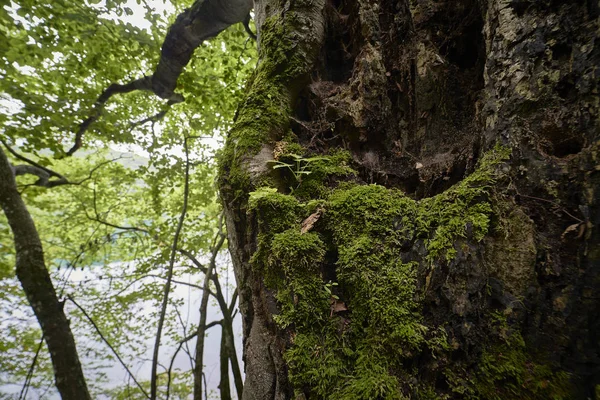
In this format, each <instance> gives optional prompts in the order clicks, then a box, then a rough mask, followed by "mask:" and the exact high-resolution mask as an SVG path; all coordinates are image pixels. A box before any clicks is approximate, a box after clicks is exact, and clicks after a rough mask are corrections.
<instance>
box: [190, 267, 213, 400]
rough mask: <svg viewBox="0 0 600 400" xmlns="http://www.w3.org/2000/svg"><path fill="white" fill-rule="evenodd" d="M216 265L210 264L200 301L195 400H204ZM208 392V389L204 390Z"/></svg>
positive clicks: (195, 368) (195, 367)
mask: <svg viewBox="0 0 600 400" xmlns="http://www.w3.org/2000/svg"><path fill="white" fill-rule="evenodd" d="M213 270H214V263H212V262H211V263H210V264H209V266H208V269H207V270H206V276H205V277H204V285H203V287H202V299H201V300H200V322H198V334H197V335H196V351H195V353H194V354H195V359H196V364H195V366H194V399H196V400H202V374H203V373H204V336H205V334H206V316H207V311H208V296H209V293H210V290H209V289H210V280H211V275H212V274H213ZM204 390H206V388H205V389H204Z"/></svg>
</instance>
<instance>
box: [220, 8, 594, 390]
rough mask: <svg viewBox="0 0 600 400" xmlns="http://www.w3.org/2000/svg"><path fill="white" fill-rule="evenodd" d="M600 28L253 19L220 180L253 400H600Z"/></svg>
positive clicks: (429, 11) (566, 12) (427, 15)
mask: <svg viewBox="0 0 600 400" xmlns="http://www.w3.org/2000/svg"><path fill="white" fill-rule="evenodd" d="M598 10H599V6H598V3H597V2H596V1H594V0H589V1H583V0H582V1H574V2H560V1H552V0H548V1H515V0H499V1H498V0H488V1H485V0H479V1H478V0H458V1H452V2H438V1H433V0H420V1H409V0H401V1H388V0H379V1H364V0H348V1H345V0H342V1H327V2H325V1H318V0H317V1H315V0H312V1H305V0H295V1H283V0H259V1H257V2H256V4H255V12H256V22H257V27H258V33H259V57H260V60H259V66H258V68H257V71H256V72H255V74H254V76H253V78H252V79H251V80H250V82H249V83H248V94H247V98H246V100H245V102H244V103H243V104H242V105H241V106H240V109H239V112H238V116H237V120H236V122H235V125H234V127H233V129H232V131H231V132H230V133H229V138H228V141H227V144H226V147H225V149H224V152H223V157H222V159H221V164H220V178H219V184H220V189H221V196H222V199H223V204H224V208H225V213H226V220H227V226H228V234H229V241H228V242H229V246H230V250H231V253H232V258H233V262H234V268H235V272H236V278H237V283H238V290H239V294H240V309H241V312H242V316H243V327H244V328H243V329H244V359H245V368H246V382H245V387H244V395H243V398H244V399H290V398H316V399H318V398H336V399H376V398H419V399H421V398H423V399H425V398H436V399H437V398H486V399H508V398H515V399H516V398H527V399H548V398H574V399H586V398H593V397H594V396H595V395H596V394H595V393H597V390H598V389H597V388H598V385H599V384H600V343H599V340H598V334H597V332H598V331H600V318H599V317H598V314H597V310H598V309H600V295H599V292H600V290H599V288H600V233H599V231H598V229H597V227H598V225H599V223H600V209H599V201H600V172H599V171H600V167H599V165H600V158H599V157H600V156H599V155H600V144H599V133H598V132H599V131H598V125H599V122H598V121H599V115H600V113H599V107H600V103H599V102H598V76H597V69H598V67H597V66H598V65H600V50H599V49H598V44H597V43H598V39H599V38H598V28H599V26H598V16H599V11H598ZM315 156H318V157H316V158H315Z"/></svg>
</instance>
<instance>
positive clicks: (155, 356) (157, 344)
mask: <svg viewBox="0 0 600 400" xmlns="http://www.w3.org/2000/svg"><path fill="white" fill-rule="evenodd" d="M187 141H188V138H187V137H186V138H184V140H183V148H184V151H185V181H184V189H183V206H182V209H181V215H180V217H179V223H178V224H177V229H176V230H175V236H174V237H173V245H172V246H171V257H170V259H169V269H168V270H167V283H166V284H165V290H164V295H163V301H162V306H161V309H160V317H159V320H158V328H157V331H156V341H155V342H154V354H153V359H152V376H151V378H150V398H151V399H152V400H155V399H156V394H157V378H158V377H157V374H156V372H157V367H158V353H159V349H160V338H161V336H162V329H163V325H164V323H165V316H166V314H167V305H168V300H169V293H170V291H171V280H172V279H173V266H174V265H175V255H176V253H177V242H178V241H179V235H180V234H181V230H182V229H183V221H184V220H185V215H186V213H187V206H188V195H189V191H190V187H189V186H190V179H189V178H190V160H189V149H188V144H187Z"/></svg>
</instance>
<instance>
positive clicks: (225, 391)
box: [219, 321, 231, 400]
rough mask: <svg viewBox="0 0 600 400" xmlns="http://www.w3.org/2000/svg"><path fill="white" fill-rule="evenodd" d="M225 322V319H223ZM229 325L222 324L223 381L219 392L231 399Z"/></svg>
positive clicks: (225, 397)
mask: <svg viewBox="0 0 600 400" xmlns="http://www.w3.org/2000/svg"><path fill="white" fill-rule="evenodd" d="M223 322H224V321H223ZM228 337H229V332H227V326H225V324H224V323H223V324H221V349H220V351H219V366H220V370H221V381H220V382H219V392H220V394H221V397H220V398H221V399H224V400H231V388H230V384H229V348H228V347H227V338H228Z"/></svg>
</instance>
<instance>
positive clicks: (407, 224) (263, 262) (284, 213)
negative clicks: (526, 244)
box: [249, 148, 508, 399]
mask: <svg viewBox="0 0 600 400" xmlns="http://www.w3.org/2000/svg"><path fill="white" fill-rule="evenodd" d="M282 154H283V153H282ZM507 156H508V153H507V151H506V150H505V149H502V148H497V149H495V150H494V151H492V152H490V153H489V154H487V155H485V156H484V157H483V158H482V160H481V162H480V163H479V166H478V168H477V169H476V171H475V172H474V173H473V174H471V175H470V176H469V177H468V178H466V179H465V180H463V181H462V182H461V183H459V184H457V185H455V186H454V187H452V188H451V189H449V190H447V191H446V192H444V193H442V194H440V195H438V196H435V197H433V198H429V199H424V200H421V201H415V200H413V199H411V198H409V197H407V196H406V195H404V194H403V193H402V192H401V191H399V190H394V189H387V188H385V187H382V186H378V185H356V184H342V185H340V186H339V187H338V188H337V189H335V190H333V191H330V190H329V189H326V187H327V186H326V185H324V183H323V181H325V180H326V179H327V177H329V176H331V175H336V174H339V175H343V174H348V173H351V171H350V169H349V167H348V163H349V161H350V158H349V155H348V153H345V152H341V153H335V154H333V155H329V156H326V157H323V158H319V159H316V160H313V161H312V162H311V163H310V171H311V173H310V174H306V175H307V178H306V179H303V181H302V182H301V183H300V185H299V186H298V188H297V189H296V190H295V191H294V192H293V196H292V195H284V194H281V193H277V191H276V190H275V189H270V188H263V189H260V190H258V191H256V192H253V193H252V194H251V196H250V200H249V210H250V212H251V213H254V214H255V215H256V217H257V221H258V228H259V248H258V250H257V251H256V252H255V254H254V257H253V259H252V264H253V265H254V266H255V267H257V268H261V271H262V272H263V273H264V277H265V282H266V283H267V284H268V285H269V286H270V287H271V288H273V289H276V291H277V294H276V298H277V300H278V301H279V304H280V310H281V312H280V314H279V315H277V316H276V317H275V319H276V321H277V322H278V323H279V324H280V326H281V327H285V328H288V329H291V330H292V331H293V332H295V333H294V334H293V335H292V338H293V344H292V346H291V348H290V349H289V350H288V351H287V352H286V354H285V359H286V361H287V363H288V365H289V368H290V370H289V377H290V381H291V382H292V384H293V385H294V387H295V388H296V390H298V391H299V392H303V393H305V394H308V395H309V396H310V397H315V398H332V399H333V398H335V399H340V398H341V399H344V398H345V399H373V398H390V399H401V398H403V397H402V396H403V393H404V394H406V393H411V392H415V391H417V392H419V391H420V392H422V393H423V398H432V396H431V393H432V390H433V389H432V388H427V387H425V386H423V385H421V386H419V385H420V384H419V385H415V383H414V379H415V378H414V375H415V374H416V373H418V372H416V371H412V370H410V369H407V367H406V365H405V363H406V362H409V360H412V359H414V357H415V356H416V355H418V354H420V353H422V352H424V351H427V352H428V353H432V354H441V353H442V352H445V351H449V344H448V342H447V338H446V333H445V330H444V329H442V328H441V327H432V326H426V324H425V323H424V321H423V319H422V316H421V301H422V293H421V292H420V291H419V290H418V289H417V267H418V264H417V263H416V262H403V261H402V249H403V248H406V247H407V246H408V248H411V247H412V246H413V245H414V244H415V243H416V242H417V241H419V240H421V241H423V243H424V245H425V246H424V247H425V250H424V251H425V253H424V254H423V256H424V257H426V259H427V260H429V262H430V263H432V264H433V263H438V262H447V261H449V260H451V259H452V258H453V257H455V255H456V249H455V243H456V242H457V240H458V239H462V238H467V239H469V240H474V241H478V240H481V239H482V238H483V237H484V236H485V235H486V233H487V232H488V231H489V229H490V224H491V222H490V221H491V215H492V213H493V207H492V205H491V200H490V199H489V197H490V196H489V191H490V188H491V187H492V185H493V183H494V179H495V174H496V170H497V166H498V165H499V164H500V163H501V162H502V161H503V160H504V159H505V158H506V157H507ZM283 157H285V155H284V156H283ZM284 159H285V158H284ZM296 159H297V158H296ZM311 180H314V185H315V187H316V186H317V185H321V186H322V187H321V188H319V189H315V187H311V186H310V185H309V182H311ZM304 195H306V196H307V197H312V198H314V197H315V195H325V196H326V198H325V200H313V201H311V202H310V203H309V204H302V203H300V202H299V201H298V199H297V198H298V197H300V198H301V196H304ZM317 207H320V208H322V209H324V210H325V211H324V214H323V216H322V217H321V218H322V219H321V221H320V222H319V224H320V227H319V231H320V233H321V235H319V234H317V233H314V232H309V233H305V234H302V233H301V231H300V222H301V221H302V219H303V218H306V217H307V216H308V215H309V214H310V213H311V212H314V211H315V209H316V208H317ZM327 249H329V250H328V251H329V252H330V254H331V255H332V256H334V259H335V260H336V261H335V265H333V264H332V261H326V250H327ZM332 268H333V269H335V276H336V282H335V283H337V286H336V289H335V290H336V292H335V294H334V296H335V297H334V296H332V295H331V293H330V290H331V289H330V288H326V283H325V282H326V279H325V278H324V276H323V275H322V274H323V271H325V270H326V269H329V270H331V269H332ZM336 304H342V305H343V306H342V307H341V309H342V310H343V309H344V308H346V309H347V310H348V315H347V316H343V317H342V316H338V315H336V314H335V311H338V309H336V308H335V305H336ZM342 315H343V314H342ZM473 390H475V389H473ZM482 390H483V389H482ZM433 393H434V391H433ZM474 393H475V392H474ZM427 396H429V397H427Z"/></svg>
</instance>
